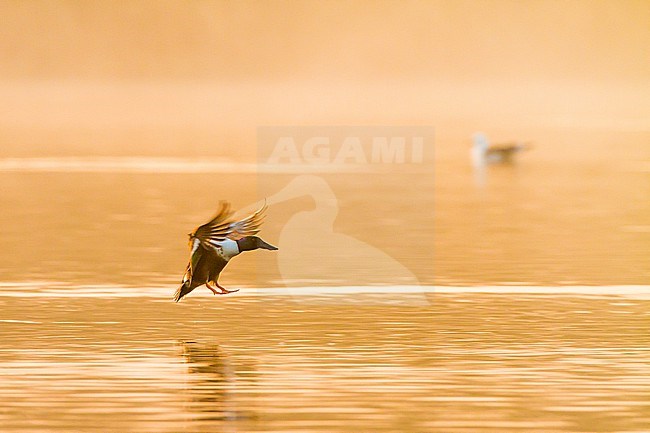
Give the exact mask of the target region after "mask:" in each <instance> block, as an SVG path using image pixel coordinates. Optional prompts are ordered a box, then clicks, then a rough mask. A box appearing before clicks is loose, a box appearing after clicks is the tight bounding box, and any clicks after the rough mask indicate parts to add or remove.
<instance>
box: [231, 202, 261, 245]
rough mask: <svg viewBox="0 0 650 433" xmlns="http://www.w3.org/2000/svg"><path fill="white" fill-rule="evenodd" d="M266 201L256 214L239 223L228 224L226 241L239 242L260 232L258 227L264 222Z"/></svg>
mask: <svg viewBox="0 0 650 433" xmlns="http://www.w3.org/2000/svg"><path fill="white" fill-rule="evenodd" d="M267 207H268V206H267V205H266V201H265V202H264V204H263V205H262V207H261V208H259V209H258V210H257V211H256V212H254V213H252V214H250V215H249V216H247V217H246V218H244V219H243V220H240V221H236V222H233V223H231V224H230V226H229V230H230V231H229V232H228V234H227V235H226V237H227V238H228V239H232V240H233V241H236V240H239V239H241V238H243V237H246V236H253V235H255V234H257V233H258V232H259V231H260V226H261V225H262V222H264V212H265V211H266V208H267Z"/></svg>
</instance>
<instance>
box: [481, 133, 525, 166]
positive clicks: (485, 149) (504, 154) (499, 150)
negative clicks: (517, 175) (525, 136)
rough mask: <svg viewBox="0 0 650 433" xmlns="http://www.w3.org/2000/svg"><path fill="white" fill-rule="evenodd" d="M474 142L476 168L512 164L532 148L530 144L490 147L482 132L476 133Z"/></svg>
mask: <svg viewBox="0 0 650 433" xmlns="http://www.w3.org/2000/svg"><path fill="white" fill-rule="evenodd" d="M472 140H473V146H472V162H473V163H474V165H475V166H483V165H486V164H494V163H512V162H513V158H514V156H515V155H516V154H517V153H519V152H521V151H523V150H528V149H530V148H531V145H530V143H522V142H511V143H499V144H495V145H492V146H490V142H489V141H488V139H487V137H486V135H485V134H484V133H482V132H476V133H474V135H473V136H472Z"/></svg>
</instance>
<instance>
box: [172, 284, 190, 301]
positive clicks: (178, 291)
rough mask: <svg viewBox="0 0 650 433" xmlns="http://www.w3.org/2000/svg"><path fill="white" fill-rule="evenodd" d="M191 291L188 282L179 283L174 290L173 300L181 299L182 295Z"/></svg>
mask: <svg viewBox="0 0 650 433" xmlns="http://www.w3.org/2000/svg"><path fill="white" fill-rule="evenodd" d="M191 291H192V290H191V289H190V286H189V284H181V286H180V287H179V288H178V289H176V291H175V292H174V302H178V301H180V300H181V299H183V296H185V295H187V294H188V293H190V292H191Z"/></svg>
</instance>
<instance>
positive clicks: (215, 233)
mask: <svg viewBox="0 0 650 433" xmlns="http://www.w3.org/2000/svg"><path fill="white" fill-rule="evenodd" d="M266 208H267V206H266V203H265V204H264V205H263V206H262V207H261V208H260V209H258V210H257V211H256V212H254V213H252V214H251V215H249V216H248V217H246V218H244V219H242V220H239V221H234V220H233V219H232V214H233V213H234V211H232V210H231V209H230V203H228V202H225V201H222V202H221V205H220V208H219V211H218V212H217V214H216V215H215V216H214V218H212V219H211V220H210V221H208V222H207V223H205V224H203V225H202V226H199V227H198V228H196V230H194V231H193V232H192V233H190V234H189V237H190V241H189V244H190V262H189V263H188V264H187V269H186V270H185V275H184V276H183V282H182V284H181V286H180V287H179V288H178V290H176V293H174V301H176V302H178V301H180V300H181V299H182V298H183V296H185V295H187V294H188V293H190V292H191V291H192V290H194V289H195V288H197V287H199V286H202V285H204V284H205V286H206V287H207V288H208V289H210V290H211V291H212V293H214V294H215V295H225V294H228V293H233V292H236V291H238V290H239V289H236V290H227V289H225V288H223V287H222V286H220V285H219V283H218V282H217V279H218V278H219V274H220V273H221V271H222V270H223V268H225V267H226V265H227V264H228V262H229V261H230V259H232V258H233V257H235V256H236V255H238V254H239V253H241V252H243V251H252V250H256V249H258V248H261V249H264V250H277V247H274V246H273V245H271V244H268V243H266V242H264V241H263V240H262V239H260V238H259V237H257V236H255V234H257V233H258V232H259V231H260V226H261V225H262V221H263V220H264V212H265V211H266ZM212 284H214V285H215V286H217V287H218V288H219V289H220V290H219V291H217V290H216V289H215V288H214V287H212Z"/></svg>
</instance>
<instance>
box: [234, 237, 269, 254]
mask: <svg viewBox="0 0 650 433" xmlns="http://www.w3.org/2000/svg"><path fill="white" fill-rule="evenodd" d="M237 247H239V251H252V250H257V249H263V250H272V251H275V250H277V249H278V247H274V246H273V245H271V244H269V243H267V242H265V241H263V240H262V239H261V238H259V237H257V236H246V237H243V238H241V239H239V240H238V241H237Z"/></svg>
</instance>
